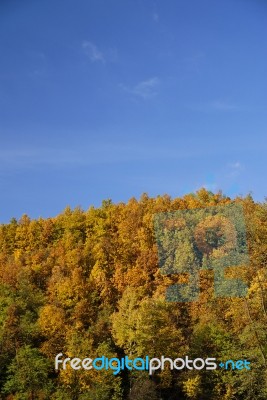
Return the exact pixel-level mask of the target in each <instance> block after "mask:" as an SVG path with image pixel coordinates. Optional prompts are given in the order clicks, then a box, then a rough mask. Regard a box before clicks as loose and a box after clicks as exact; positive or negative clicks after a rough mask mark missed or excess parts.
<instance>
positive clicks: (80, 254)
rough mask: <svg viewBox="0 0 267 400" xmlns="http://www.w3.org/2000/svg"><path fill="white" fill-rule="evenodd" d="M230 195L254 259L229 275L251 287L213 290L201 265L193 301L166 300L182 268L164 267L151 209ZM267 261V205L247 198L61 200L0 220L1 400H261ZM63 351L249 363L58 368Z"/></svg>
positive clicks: (216, 201)
mask: <svg viewBox="0 0 267 400" xmlns="http://www.w3.org/2000/svg"><path fill="white" fill-rule="evenodd" d="M233 202H235V203H238V204H242V206H243V209H244V214H245V222H246V230H247V242H248V247H249V256H250V265H249V267H247V268H240V269H238V268H235V272H233V274H234V273H236V271H238V275H239V277H242V279H243V280H244V282H247V284H248V286H249V289H248V294H247V296H246V297H245V298H220V297H216V296H215V295H214V288H213V271H212V270H206V271H202V272H201V273H200V275H201V279H200V284H201V293H200V296H199V299H198V300H197V301H194V302H184V303H182V302H169V301H166V299H165V291H166V288H167V287H168V286H169V285H171V284H173V283H175V282H177V280H178V279H179V277H178V276H176V275H174V274H172V275H163V274H161V271H160V268H159V262H158V251H157V250H158V249H157V245H156V240H155V234H154V228H153V218H154V215H155V214H156V213H159V212H165V211H174V210H181V209H184V210H186V209H195V208H204V207H209V206H216V205H226V204H230V203H233ZM184 251H185V252H186V251H187V250H186V249H185V250H184ZM266 266H267V204H266V203H263V204H262V203H261V204H259V203H255V202H254V201H253V199H252V197H251V196H248V197H246V198H236V199H234V200H232V199H230V198H228V197H225V196H223V195H222V194H221V193H218V194H213V193H211V192H208V191H206V190H204V189H201V190H200V191H199V192H197V193H196V194H189V195H186V196H184V197H182V198H175V199H171V198H170V197H169V196H167V195H164V196H158V197H156V198H149V197H148V196H147V195H146V194H144V195H142V197H141V198H140V200H136V199H134V198H132V199H130V200H129V201H128V203H127V204H125V203H119V204H113V203H112V201H110V200H105V201H103V203H102V206H101V207H100V208H94V207H91V208H89V209H88V210H87V211H83V210H81V209H80V208H75V209H74V210H71V209H70V208H66V209H65V210H64V212H63V213H61V214H60V215H58V216H56V217H54V218H47V219H42V218H40V219H38V220H31V219H30V218H29V217H28V216H26V215H24V216H22V218H21V219H20V220H19V221H17V220H15V219H12V220H11V221H10V223H9V224H5V225H1V226H0V285H1V288H0V321H1V322H0V386H1V395H0V398H1V399H5V400H7V399H9V400H12V399H18V400H24V399H25V400H28V399H30V400H32V399H53V400H76V399H79V400H84V399H86V400H119V399H131V400H146V399H149V400H153V399H164V400H165V399H166V400H167V399H169V400H171V399H173V400H175V399H177V400H178V399H179V400H183V399H201V400H205V399H212V400H214V399H220V400H231V399H242V400H256V399H262V400H263V399H266V398H267V374H266V357H267V342H266V335H267V330H266V327H267V325H266V323H267V313H266V307H267V272H266ZM229 273H230V275H231V271H230V272H229ZM61 352H62V353H64V354H65V355H66V356H69V357H81V358H84V357H86V356H89V357H91V358H94V357H98V356H102V355H105V356H106V357H110V358H111V357H123V356H125V355H128V356H131V357H145V356H146V355H148V356H150V357H160V356H161V355H164V356H165V357H171V358H176V357H184V356H186V355H188V356H190V357H192V358H196V357H203V358H206V357H216V358H217V359H218V360H227V359H229V358H231V359H233V360H238V359H247V360H249V361H250V362H251V370H250V371H236V370H234V371H232V370H229V371H222V370H220V369H216V370H214V371H206V370H201V371H197V370H192V371H189V370H181V371H175V370H174V371H170V370H169V369H168V368H166V369H165V370H164V371H161V372H160V371H156V372H155V374H153V376H152V377H149V375H148V373H147V371H145V372H142V371H132V372H130V371H126V370H125V371H123V372H122V373H120V374H119V375H117V376H114V375H113V373H112V371H110V370H108V371H96V370H90V371H81V370H79V371H74V370H72V369H70V368H68V369H66V370H65V371H63V370H61V371H60V372H56V371H55V369H54V358H55V356H56V354H58V353H61Z"/></svg>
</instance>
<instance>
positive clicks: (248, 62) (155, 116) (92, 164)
mask: <svg viewBox="0 0 267 400" xmlns="http://www.w3.org/2000/svg"><path fill="white" fill-rule="evenodd" d="M0 50H1V52H0V222H7V221H9V220H10V218H11V217H13V216H14V217H20V216H21V215H22V214H23V213H27V214H28V215H29V216H30V217H33V218H36V217H39V216H43V217H47V216H54V215H56V214H58V213H59V212H60V211H62V210H63V209H64V208H65V207H66V206H67V205H70V206H71V207H75V206H77V205H80V206H81V207H82V208H84V209H87V208H88V207H89V206H90V205H92V204H93V205H95V206H98V205H100V204H101V201H102V200H103V199H107V198H111V199H112V200H113V201H114V202H118V201H127V200H128V199H129V198H130V197H132V196H135V197H139V196H140V195H141V194H142V193H143V192H147V193H148V194H149V195H151V196H154V195H157V194H164V193H168V194H170V195H171V196H173V197H174V196H180V195H183V194H185V193H187V192H192V191H196V190H197V189H198V188H200V187H202V186H205V187H207V188H208V189H210V190H212V191H217V190H219V189H222V190H223V192H224V193H225V194H227V195H230V196H235V195H239V194H242V195H246V194H248V193H249V192H250V191H252V194H253V196H254V198H255V199H256V200H259V201H263V200H264V197H265V196H266V195H267V190H266V173H267V168H266V163H267V161H266V158H267V157H266V156H267V112H266V110H267V2H266V0H166V1H165V0H158V1H152V0H105V1H104V0H60V1H59V0H45V1H36V0H34V1H33V0H32V1H30V0H23V1H21V0H18V1H15V0H1V2H0Z"/></svg>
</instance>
